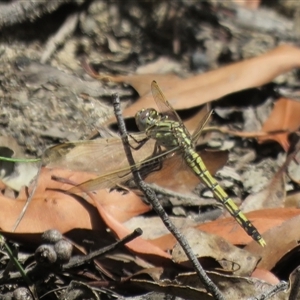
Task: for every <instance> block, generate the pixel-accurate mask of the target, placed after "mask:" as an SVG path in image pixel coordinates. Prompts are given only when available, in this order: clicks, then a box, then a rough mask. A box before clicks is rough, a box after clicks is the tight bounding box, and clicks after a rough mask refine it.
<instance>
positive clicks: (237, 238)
mask: <svg viewBox="0 0 300 300" xmlns="http://www.w3.org/2000/svg"><path fill="white" fill-rule="evenodd" d="M299 214H300V210H298V209H295V208H273V209H262V210H257V211H252V212H249V213H247V214H245V215H246V216H247V218H248V219H249V220H250V221H251V223H252V224H253V225H254V226H255V227H256V228H257V229H258V231H259V232H260V233H261V234H263V238H264V239H265V241H266V243H267V245H268V243H269V240H268V239H267V238H265V236H264V233H265V232H266V231H267V230H269V229H271V228H274V227H276V226H279V225H280V224H282V223H283V222H285V221H286V220H288V219H290V218H292V217H294V216H297V215H299ZM197 228H199V229H200V230H203V231H206V232H209V233H213V234H216V235H219V236H221V237H223V238H224V239H226V240H227V241H228V242H230V243H232V244H234V245H247V244H249V243H251V242H253V244H256V242H255V241H253V240H252V238H251V237H250V236H248V235H247V234H246V233H245V231H244V230H243V229H242V228H241V226H240V225H239V224H238V223H237V222H236V221H235V220H234V218H232V217H228V218H225V219H219V220H216V221H213V222H209V223H204V224H200V225H198V226H197ZM260 248H261V247H259V249H260ZM267 248H268V247H267ZM259 251H261V249H260V250H259ZM258 253H260V252H258Z"/></svg>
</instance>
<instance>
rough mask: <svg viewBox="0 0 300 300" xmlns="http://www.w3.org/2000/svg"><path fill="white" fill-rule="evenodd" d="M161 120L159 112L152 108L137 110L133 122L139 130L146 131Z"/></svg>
mask: <svg viewBox="0 0 300 300" xmlns="http://www.w3.org/2000/svg"><path fill="white" fill-rule="evenodd" d="M160 120H161V114H160V113H158V111H157V110H155V109H154V108H147V109H142V110H140V111H138V112H137V113H136V115H135V123H136V125H137V127H138V129H139V130H140V131H146V130H147V129H148V128H149V127H151V126H153V125H155V124H156V123H157V122H159V121H160Z"/></svg>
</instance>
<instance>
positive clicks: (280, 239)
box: [244, 208, 300, 270]
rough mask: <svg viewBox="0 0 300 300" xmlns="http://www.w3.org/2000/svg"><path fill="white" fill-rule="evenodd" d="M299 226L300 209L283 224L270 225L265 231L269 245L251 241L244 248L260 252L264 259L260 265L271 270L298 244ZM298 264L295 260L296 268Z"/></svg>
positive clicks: (252, 251)
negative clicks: (257, 244) (260, 244)
mask: <svg viewBox="0 0 300 300" xmlns="http://www.w3.org/2000/svg"><path fill="white" fill-rule="evenodd" d="M283 209H284V208H283ZM283 209H282V210H283ZM268 221H269V220H268ZM299 226H300V210H298V215H295V216H294V217H292V218H290V219H285V220H283V222H282V223H281V224H278V225H275V226H273V227H270V229H269V230H268V231H266V232H264V235H263V237H264V239H265V240H266V242H267V247H264V248H261V247H260V248H259V247H256V245H255V244H254V243H250V244H248V245H247V246H246V247H245V248H244V249H246V250H248V251H249V252H251V253H259V254H260V256H261V257H262V259H261V261H260V262H259V264H258V267H259V268H262V269H266V270H271V269H273V268H274V267H275V265H276V264H278V262H279V261H280V259H281V258H282V257H283V256H284V255H285V254H286V253H288V252H290V251H292V249H294V248H295V247H297V246H298V241H299V237H300V234H299V230H298V229H299ZM297 266H298V264H297V263H296V262H295V266H294V268H296V267H297Z"/></svg>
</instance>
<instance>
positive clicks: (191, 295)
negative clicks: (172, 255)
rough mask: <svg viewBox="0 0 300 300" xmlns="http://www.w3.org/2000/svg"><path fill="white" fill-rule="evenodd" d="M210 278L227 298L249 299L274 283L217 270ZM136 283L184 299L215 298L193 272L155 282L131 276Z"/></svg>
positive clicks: (281, 297) (283, 299)
mask: <svg viewBox="0 0 300 300" xmlns="http://www.w3.org/2000/svg"><path fill="white" fill-rule="evenodd" d="M207 274H208V276H209V278H210V279H211V280H212V281H213V282H214V283H215V284H216V285H217V286H218V287H219V289H220V291H221V293H222V295H223V297H224V298H225V299H239V300H248V299H251V298H252V297H259V296H260V295H261V294H263V293H266V292H268V291H270V290H271V289H272V288H273V285H271V284H268V283H266V282H264V281H261V280H259V279H255V278H249V277H241V276H230V275H224V274H219V273H216V272H210V271H208V272H207ZM131 281H132V282H133V283H134V284H135V285H139V286H141V287H142V288H144V289H147V290H149V291H158V292H162V293H167V294H171V295H175V296H177V297H182V298H183V299H195V300H199V299H201V300H202V299H203V300H213V297H212V296H210V295H209V294H207V292H206V290H205V288H204V287H203V284H202V283H201V281H200V279H199V277H198V275H196V274H195V273H194V272H193V273H181V274H179V275H178V276H176V278H175V279H174V280H173V278H170V279H169V278H166V279H165V278H164V277H163V278H160V279H159V280H155V282H153V281H150V280H147V279H145V276H143V277H142V278H139V276H137V278H136V277H134V278H131ZM287 299H288V295H287V293H286V292H285V291H281V292H278V293H276V295H273V296H272V300H287Z"/></svg>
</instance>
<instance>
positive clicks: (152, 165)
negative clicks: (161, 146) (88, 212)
mask: <svg viewBox="0 0 300 300" xmlns="http://www.w3.org/2000/svg"><path fill="white" fill-rule="evenodd" d="M176 150H178V148H174V149H171V150H168V151H164V152H162V153H160V154H158V155H155V156H154V157H151V158H149V159H146V160H144V161H142V162H139V163H137V164H136V165H135V167H136V168H137V169H138V170H139V171H140V173H141V176H142V177H145V176H146V175H147V174H149V173H150V172H152V171H153V170H155V169H156V170H157V169H159V168H160V165H161V163H162V160H164V159H166V157H167V156H168V155H172V153H173V152H174V151H176ZM130 168H131V167H130V166H128V167H125V168H123V169H118V170H116V171H113V172H111V173H106V174H104V175H102V176H99V177H97V178H95V179H91V180H88V181H85V182H83V183H81V184H79V185H77V186H76V187H73V188H71V189H70V190H69V192H71V193H79V192H83V191H84V192H90V191H94V190H97V189H104V188H112V187H114V186H116V185H118V184H120V183H124V182H126V181H128V180H129V179H131V178H132V174H131V170H130Z"/></svg>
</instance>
